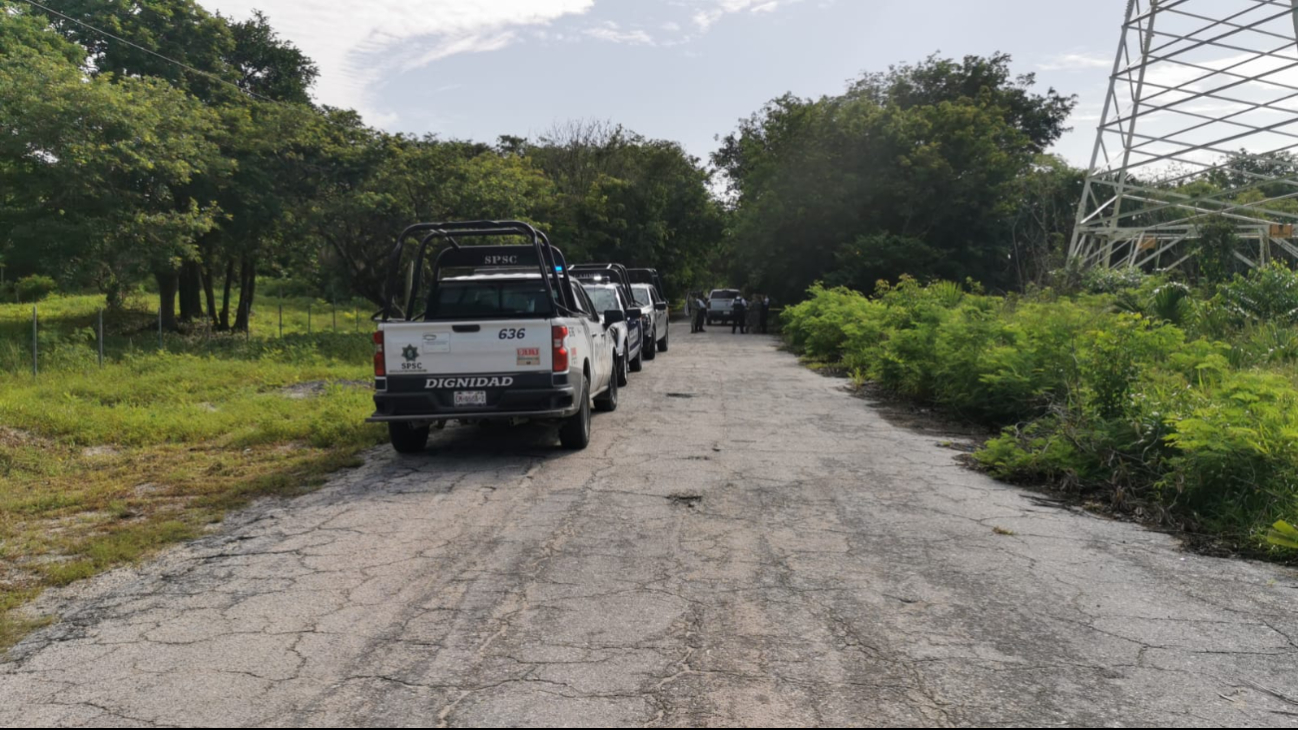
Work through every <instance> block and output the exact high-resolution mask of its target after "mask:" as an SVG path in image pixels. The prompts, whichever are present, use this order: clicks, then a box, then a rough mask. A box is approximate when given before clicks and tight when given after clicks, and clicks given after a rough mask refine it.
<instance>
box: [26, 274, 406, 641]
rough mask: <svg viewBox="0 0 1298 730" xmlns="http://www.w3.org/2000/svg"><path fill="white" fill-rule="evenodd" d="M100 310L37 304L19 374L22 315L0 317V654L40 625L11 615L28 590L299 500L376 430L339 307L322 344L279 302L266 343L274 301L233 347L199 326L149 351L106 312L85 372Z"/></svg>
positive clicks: (149, 344) (148, 344) (89, 303)
mask: <svg viewBox="0 0 1298 730" xmlns="http://www.w3.org/2000/svg"><path fill="white" fill-rule="evenodd" d="M102 304H103V302H102V298H96V297H85V296H66V297H54V298H51V299H49V300H47V301H45V302H42V303H41V304H40V305H39V307H40V310H39V311H40V312H41V318H42V322H43V324H42V332H41V337H42V340H41V345H42V355H41V363H40V365H41V367H40V372H39V374H38V375H37V376H36V377H33V376H32V373H31V370H30V367H31V366H30V362H31V360H30V358H31V351H30V349H26V348H29V346H30V336H31V330H30V327H31V321H30V316H31V310H30V306H26V307H24V306H22V305H5V306H0V649H2V648H3V647H5V646H8V645H9V644H12V643H13V642H14V641H16V640H18V639H19V638H21V636H22V635H23V634H24V633H25V632H26V631H28V630H30V629H31V628H33V627H36V626H39V625H42V622H43V621H44V619H41V618H39V617H32V616H27V615H25V614H24V613H23V612H21V611H20V610H18V609H19V608H20V607H21V606H22V605H23V604H24V603H25V602H26V601H28V600H30V599H31V598H32V597H34V596H35V595H38V594H39V592H40V591H41V590H42V589H44V588H46V587H50V586H60V585H66V584H68V583H70V582H73V581H76V580H80V579H82V578H85V577H88V576H91V575H94V574H96V573H98V572H100V571H103V570H106V569H109V568H112V567H115V566H118V565H122V564H125V563H129V562H131V561H135V560H138V559H140V558H142V557H144V556H148V555H150V554H152V553H154V552H156V551H157V550H158V549H159V548H161V547H163V546H166V545H168V544H171V543H174V542H176V541H180V540H185V539H189V538H192V537H193V536H196V535H199V534H202V532H203V531H204V530H206V529H208V528H209V527H210V526H211V525H212V524H214V523H216V522H219V521H220V520H221V519H222V516H223V515H224V514H225V513H226V511H228V510H230V509H234V508H238V507H240V506H242V505H244V504H246V503H247V502H248V500H250V499H253V498H256V497H259V496H263V495H275V494H281V495H282V494H296V493H300V492H302V491H304V490H306V489H309V488H310V487H312V486H313V485H315V484H318V483H320V482H321V481H322V480H323V478H324V477H325V475H327V474H328V473H330V472H332V471H335V470H337V469H339V468H343V467H346V466H349V465H355V464H356V463H357V458H358V457H357V454H358V453H359V452H360V451H361V450H362V449H365V448H367V447H369V446H372V445H374V444H376V443H379V442H380V441H381V440H382V439H383V437H384V436H385V433H384V432H383V431H382V430H381V429H380V428H378V427H375V426H373V425H370V424H366V423H364V419H365V417H366V416H368V415H369V413H370V412H371V411H372V408H373V402H372V400H371V394H370V391H369V388H368V384H369V382H370V380H371V379H372V371H371V367H372V365H371V362H370V352H371V345H370V343H369V334H368V333H369V329H370V326H369V323H368V320H367V317H366V316H365V315H364V314H362V320H363V321H356V322H353V321H352V319H351V318H350V315H349V316H348V318H347V319H344V317H343V316H342V312H341V311H340V313H339V315H340V316H339V330H340V331H339V332H338V333H337V334H335V333H333V332H332V317H331V316H329V314H328V309H326V310H325V311H326V318H325V319H324V320H323V324H324V325H326V330H327V331H325V332H320V331H319V329H318V327H317V320H316V315H315V314H314V313H313V315H312V320H313V321H312V323H311V324H312V327H311V329H312V333H311V334H307V310H306V302H305V300H293V301H291V302H287V303H286V304H285V307H284V315H285V316H284V322H285V336H284V337H282V338H281V337H280V336H279V331H278V313H279V304H280V302H278V301H275V300H263V301H262V302H261V304H260V305H259V307H258V309H257V312H256V313H255V315H256V318H255V320H254V327H253V333H252V336H251V337H247V336H245V335H242V334H230V333H214V332H209V331H207V330H206V329H203V328H199V329H197V330H196V331H193V332H190V333H189V334H184V335H182V334H172V335H168V336H167V337H166V338H165V339H164V343H163V345H164V346H163V348H162V349H159V348H158V343H157V335H156V331H153V332H149V331H148V326H149V324H150V322H151V320H152V318H153V315H152V314H151V313H150V312H148V311H147V309H146V308H145V305H146V304H147V301H146V300H144V299H143V298H139V299H138V300H136V301H133V302H131V307H130V308H128V309H127V311H124V312H117V313H114V314H113V315H111V316H110V317H109V319H108V322H107V323H106V329H107V330H108V335H109V336H108V338H107V340H108V341H107V344H106V348H105V349H106V354H107V355H108V358H107V362H106V363H105V365H104V366H103V367H100V366H99V365H98V357H97V350H96V347H95V342H94V338H93V337H91V336H88V335H89V333H88V332H87V329H88V328H89V327H90V326H91V324H92V323H93V322H94V321H95V320H96V318H97V313H98V310H99V308H100V307H101V306H102ZM24 308H25V309H26V316H27V318H28V319H27V322H26V323H25V329H24V326H23V324H22V323H21V322H18V321H17V320H18V319H19V317H18V316H17V315H21V313H22V310H23V309H24ZM313 310H314V305H313ZM268 311H269V312H273V313H274V315H275V317H274V318H273V320H272V321H273V323H274V325H275V326H274V327H273V328H268V326H267V325H266V319H267V314H266V313H267V312H268ZM344 321H345V322H346V323H347V324H348V325H351V326H353V327H356V328H359V329H360V330H361V331H360V332H359V333H357V332H352V331H343V323H344ZM24 340H25V341H24ZM24 350H25V352H24ZM303 383H310V384H312V385H313V387H311V388H305V389H302V388H299V389H294V388H293V386H297V385H300V384H303Z"/></svg>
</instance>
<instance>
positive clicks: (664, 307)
mask: <svg viewBox="0 0 1298 730" xmlns="http://www.w3.org/2000/svg"><path fill="white" fill-rule="evenodd" d="M654 309H657V310H658V311H659V312H666V311H667V302H658V303H657V304H655V305H654Z"/></svg>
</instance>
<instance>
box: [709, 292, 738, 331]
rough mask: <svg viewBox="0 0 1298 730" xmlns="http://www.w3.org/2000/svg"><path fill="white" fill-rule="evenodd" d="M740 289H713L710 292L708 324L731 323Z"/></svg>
mask: <svg viewBox="0 0 1298 730" xmlns="http://www.w3.org/2000/svg"><path fill="white" fill-rule="evenodd" d="M738 298H739V290H738V289H713V290H712V293H711V294H708V324H729V323H730V319H731V312H732V311H733V310H734V308H735V300H736V299H738Z"/></svg>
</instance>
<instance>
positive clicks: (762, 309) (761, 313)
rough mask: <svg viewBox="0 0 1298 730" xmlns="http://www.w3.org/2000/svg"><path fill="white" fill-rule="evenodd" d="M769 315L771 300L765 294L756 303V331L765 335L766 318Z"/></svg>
mask: <svg viewBox="0 0 1298 730" xmlns="http://www.w3.org/2000/svg"><path fill="white" fill-rule="evenodd" d="M770 314H771V298H770V297H769V296H767V295H765V294H763V295H762V298H761V300H760V301H759V302H758V303H757V329H758V330H759V331H761V333H762V334H766V318H767V317H769V316H770Z"/></svg>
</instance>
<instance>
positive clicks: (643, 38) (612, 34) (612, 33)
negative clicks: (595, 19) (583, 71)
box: [582, 21, 654, 46]
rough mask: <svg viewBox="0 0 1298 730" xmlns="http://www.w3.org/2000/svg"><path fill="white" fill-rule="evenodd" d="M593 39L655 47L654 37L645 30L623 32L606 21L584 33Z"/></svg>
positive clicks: (616, 25)
mask: <svg viewBox="0 0 1298 730" xmlns="http://www.w3.org/2000/svg"><path fill="white" fill-rule="evenodd" d="M582 32H583V33H585V34H586V35H588V36H590V37H591V38H597V39H599V40H601V41H608V42H610V43H626V44H629V45H633V46H652V45H654V39H653V36H651V35H649V34H648V33H646V32H644V31H643V30H639V29H636V30H622V28H621V27H620V26H619V25H618V24H617V23H613V22H609V21H606V22H604V23H601V24H599V25H598V26H596V27H594V28H587V29H586V30H584V31H582Z"/></svg>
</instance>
